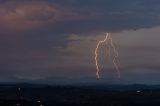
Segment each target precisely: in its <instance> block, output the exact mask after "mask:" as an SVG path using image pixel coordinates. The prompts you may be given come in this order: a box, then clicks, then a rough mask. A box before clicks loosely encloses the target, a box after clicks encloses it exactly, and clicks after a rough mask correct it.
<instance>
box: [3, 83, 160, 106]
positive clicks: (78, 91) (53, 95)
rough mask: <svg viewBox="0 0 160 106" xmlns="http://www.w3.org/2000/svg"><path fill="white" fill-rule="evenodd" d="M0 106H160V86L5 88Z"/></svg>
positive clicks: (32, 86) (29, 86)
mask: <svg viewBox="0 0 160 106" xmlns="http://www.w3.org/2000/svg"><path fill="white" fill-rule="evenodd" d="M0 106H160V86H158V85H154V86H146V85H127V86H124V85H96V86H95V85H94V86H92V85H91V86H48V85H31V84H3V85H2V84H1V85H0Z"/></svg>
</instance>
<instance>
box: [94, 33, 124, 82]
mask: <svg viewBox="0 0 160 106" xmlns="http://www.w3.org/2000/svg"><path fill="white" fill-rule="evenodd" d="M105 42H106V44H108V46H109V48H108V53H109V56H111V53H110V52H111V50H110V49H111V48H112V49H113V53H114V58H113V64H114V67H115V68H116V71H117V74H118V78H120V77H121V75H120V70H119V68H118V65H117V63H116V62H117V58H118V52H117V50H116V48H115V46H114V44H113V40H112V37H111V35H110V34H109V33H106V36H105V39H104V40H101V41H99V42H98V44H97V45H96V49H95V58H94V59H95V63H96V77H97V79H99V78H100V75H99V72H100V69H99V63H98V49H99V47H100V45H101V44H103V43H105Z"/></svg>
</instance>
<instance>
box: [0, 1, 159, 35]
mask: <svg viewBox="0 0 160 106" xmlns="http://www.w3.org/2000/svg"><path fill="white" fill-rule="evenodd" d="M3 10H4V11H7V12H5V13H4V11H3ZM159 11H160V1H158V0H152V1H150V0H134V1H133V0H121V1H117V0H100V1H99V0H45V1H44V0H23V1H22V0H15V1H3V0H2V1H1V12H0V13H1V14H2V13H3V15H4V16H3V17H2V16H1V20H4V19H5V21H6V22H8V21H9V22H11V23H12V24H14V25H15V24H17V25H16V27H18V28H24V29H29V28H30V27H31V29H32V28H33V27H34V28H35V27H36V28H37V27H38V28H39V27H40V26H41V27H42V29H43V30H46V31H51V32H52V33H56V34H57V33H58V34H60V33H84V32H101V31H102V32H103V31H121V30H128V29H139V28H147V27H154V26H157V25H159V24H160V18H159V17H160V16H159V14H158V13H159ZM6 17H7V19H6ZM15 20H16V22H15V23H14V21H15ZM9 22H8V23H7V25H10V24H9ZM3 23H4V24H5V22H3Z"/></svg>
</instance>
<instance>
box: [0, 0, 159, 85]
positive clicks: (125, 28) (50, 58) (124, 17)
mask: <svg viewBox="0 0 160 106" xmlns="http://www.w3.org/2000/svg"><path fill="white" fill-rule="evenodd" d="M105 32H110V33H111V34H112V38H113V42H114V44H115V45H116V48H117V50H118V52H119V58H118V65H119V68H120V71H121V78H120V79H119V78H117V76H116V70H115V68H114V67H113V64H111V62H109V63H106V61H104V59H106V60H107V57H106V55H105V50H106V49H105V47H102V48H101V49H100V50H101V52H102V53H100V54H101V56H100V57H101V59H100V60H102V61H101V65H100V67H101V68H100V70H101V71H100V76H101V78H100V79H99V80H97V79H96V75H95V72H96V69H95V61H94V50H95V47H96V44H97V42H98V41H99V40H103V39H104V37H105V34H104V33H105ZM25 81H27V82H37V83H106V84H108V83H109V84H134V83H142V84H158V83H160V0H0V82H25Z"/></svg>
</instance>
